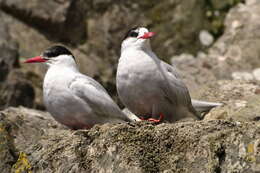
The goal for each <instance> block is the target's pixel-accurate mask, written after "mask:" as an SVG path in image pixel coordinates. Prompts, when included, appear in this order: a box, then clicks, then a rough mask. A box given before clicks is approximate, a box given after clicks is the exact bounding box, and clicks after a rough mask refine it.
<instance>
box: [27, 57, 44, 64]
mask: <svg viewBox="0 0 260 173" xmlns="http://www.w3.org/2000/svg"><path fill="white" fill-rule="evenodd" d="M46 61H47V60H46V59H43V58H42V57H41V56H36V57H33V58H29V59H27V60H26V61H25V63H40V62H46Z"/></svg>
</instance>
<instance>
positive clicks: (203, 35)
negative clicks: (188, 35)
mask: <svg viewBox="0 0 260 173" xmlns="http://www.w3.org/2000/svg"><path fill="white" fill-rule="evenodd" d="M199 39H200V42H201V44H202V45H203V46H210V45H211V44H212V43H213V41H214V37H213V36H212V35H211V34H210V33H209V32H208V31H206V30H202V31H200V34H199Z"/></svg>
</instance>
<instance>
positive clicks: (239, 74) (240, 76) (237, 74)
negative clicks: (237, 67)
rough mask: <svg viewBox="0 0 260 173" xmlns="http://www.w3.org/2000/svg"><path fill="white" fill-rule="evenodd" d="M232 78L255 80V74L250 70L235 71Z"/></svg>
mask: <svg viewBox="0 0 260 173" xmlns="http://www.w3.org/2000/svg"><path fill="white" fill-rule="evenodd" d="M232 78H233V79H235V80H253V79H254V76H253V75H252V74H251V73H249V72H233V73H232Z"/></svg>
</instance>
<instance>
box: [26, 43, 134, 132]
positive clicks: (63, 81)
mask: <svg viewBox="0 0 260 173" xmlns="http://www.w3.org/2000/svg"><path fill="white" fill-rule="evenodd" d="M25 63H46V64H47V66H48V71H47V73H46V75H45V77H44V82H43V98H44V104H45V106H46V108H47V110H48V112H50V114H51V115H52V116H53V117H54V119H55V120H56V121H58V122H59V123H61V124H64V125H66V126H68V127H69V128H71V129H88V128H91V127H92V126H94V125H95V124H104V123H108V122H113V123H117V122H129V121H134V120H133V119H130V118H129V117H127V116H126V115H125V114H124V113H123V112H122V111H121V110H120V108H119V107H118V106H117V104H116V103H115V102H114V101H113V100H112V98H111V97H110V96H109V95H108V93H107V92H106V90H105V89H104V88H103V87H102V86H101V85H100V84H99V83H98V82H97V81H95V80H94V79H92V78H90V77H88V76H85V75H83V74H81V73H80V72H79V70H78V68H77V65H76V62H75V57H74V56H73V55H72V53H71V52H70V51H69V50H68V49H67V48H65V47H63V46H52V47H50V48H48V49H46V50H45V51H44V52H43V53H42V54H41V55H40V56H36V57H34V58H30V59H28V60H26V61H25ZM137 120H138V119H137Z"/></svg>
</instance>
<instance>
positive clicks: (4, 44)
mask: <svg viewBox="0 0 260 173" xmlns="http://www.w3.org/2000/svg"><path fill="white" fill-rule="evenodd" d="M0 19H1V28H0V93H1V94H0V110H1V109H4V108H6V107H8V106H18V105H24V106H28V107H33V105H34V89H33V87H32V85H31V84H30V82H28V80H26V79H25V76H24V75H23V73H22V71H20V69H19V67H20V65H19V61H18V57H19V53H18V44H17V42H15V41H14V40H13V39H12V37H11V36H10V34H9V27H8V25H7V24H6V21H5V18H4V16H3V14H2V13H1V12H0Z"/></svg>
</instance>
